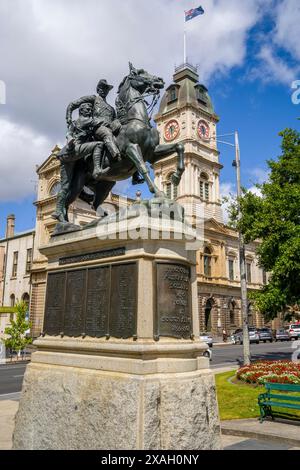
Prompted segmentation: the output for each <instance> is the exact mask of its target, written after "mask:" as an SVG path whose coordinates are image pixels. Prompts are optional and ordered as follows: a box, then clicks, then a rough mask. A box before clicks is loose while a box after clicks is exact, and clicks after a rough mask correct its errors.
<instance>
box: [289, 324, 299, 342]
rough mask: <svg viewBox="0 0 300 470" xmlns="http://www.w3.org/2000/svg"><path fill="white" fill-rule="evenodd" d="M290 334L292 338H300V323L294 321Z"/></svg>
mask: <svg viewBox="0 0 300 470" xmlns="http://www.w3.org/2000/svg"><path fill="white" fill-rule="evenodd" d="M289 335H290V338H291V339H294V340H295V341H297V339H298V338H300V323H294V324H293V325H290V326H289Z"/></svg>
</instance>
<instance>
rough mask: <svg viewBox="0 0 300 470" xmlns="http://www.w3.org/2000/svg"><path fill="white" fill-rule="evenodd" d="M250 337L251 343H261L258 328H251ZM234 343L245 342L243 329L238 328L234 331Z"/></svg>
mask: <svg viewBox="0 0 300 470" xmlns="http://www.w3.org/2000/svg"><path fill="white" fill-rule="evenodd" d="M249 339H250V343H256V344H259V335H258V332H257V329H256V328H253V327H250V328H249ZM233 342H234V344H243V330H242V329H238V330H236V331H235V332H234V333H233Z"/></svg>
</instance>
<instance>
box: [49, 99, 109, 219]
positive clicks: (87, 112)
mask: <svg viewBox="0 0 300 470" xmlns="http://www.w3.org/2000/svg"><path fill="white" fill-rule="evenodd" d="M93 135H94V120H93V106H92V105H91V104H90V103H83V104H81V105H80V107H79V118H78V119H77V120H76V121H72V122H71V124H70V125H69V130H68V134H67V145H66V146H65V147H64V148H63V149H62V150H61V151H60V152H59V154H58V159H59V160H60V163H61V166H60V173H61V174H60V179H61V189H60V191H59V193H58V195H57V201H56V212H54V214H52V217H53V218H54V219H57V220H59V221H60V222H63V221H64V220H65V219H66V214H65V213H64V207H65V201H66V200H67V199H68V196H69V194H70V186H71V183H72V179H73V173H74V166H75V162H76V161H78V160H80V159H84V160H85V161H86V160H87V159H88V158H89V157H92V159H93V169H94V170H93V174H92V176H93V178H95V179H97V177H98V176H99V174H100V173H101V158H102V155H103V145H104V144H103V143H102V142H97V141H95V140H94V137H93ZM85 196H86V194H85V193H83V194H82V197H81V198H82V199H83V200H86V197H85ZM86 202H89V201H88V200H86Z"/></svg>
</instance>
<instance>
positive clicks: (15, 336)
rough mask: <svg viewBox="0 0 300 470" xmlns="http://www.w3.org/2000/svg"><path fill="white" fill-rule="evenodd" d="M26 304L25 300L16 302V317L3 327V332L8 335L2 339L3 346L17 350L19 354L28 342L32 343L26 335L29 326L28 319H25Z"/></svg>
mask: <svg viewBox="0 0 300 470" xmlns="http://www.w3.org/2000/svg"><path fill="white" fill-rule="evenodd" d="M27 310H28V306H27V304H26V302H23V301H21V302H17V303H16V305H15V311H16V318H15V319H11V321H10V326H8V327H7V328H5V330H4V333H5V335H7V336H8V337H7V338H5V339H4V340H3V342H4V344H5V347H6V348H10V349H12V350H14V351H17V352H18V354H20V352H21V351H23V350H24V349H25V348H26V346H27V345H28V344H31V343H32V339H31V338H28V337H26V335H25V333H26V331H27V330H28V329H29V328H30V327H31V324H30V322H29V321H27V320H26V313H27Z"/></svg>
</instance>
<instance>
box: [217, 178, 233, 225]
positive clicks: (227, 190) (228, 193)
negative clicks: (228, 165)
mask: <svg viewBox="0 0 300 470" xmlns="http://www.w3.org/2000/svg"><path fill="white" fill-rule="evenodd" d="M220 195H221V199H223V198H227V201H226V202H223V204H222V210H223V218H224V223H225V224H227V223H228V222H229V212H228V209H229V206H230V204H231V203H232V202H233V201H234V198H235V195H236V188H235V185H234V184H233V183H231V182H224V183H221V184H220Z"/></svg>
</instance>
